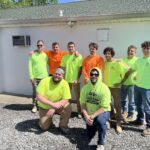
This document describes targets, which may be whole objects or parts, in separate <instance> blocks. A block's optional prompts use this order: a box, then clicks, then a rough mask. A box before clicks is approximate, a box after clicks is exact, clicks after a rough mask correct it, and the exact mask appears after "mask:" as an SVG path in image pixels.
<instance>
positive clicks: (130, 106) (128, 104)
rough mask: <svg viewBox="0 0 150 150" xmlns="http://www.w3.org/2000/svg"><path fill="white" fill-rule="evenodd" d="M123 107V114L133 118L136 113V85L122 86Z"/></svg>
mask: <svg viewBox="0 0 150 150" xmlns="http://www.w3.org/2000/svg"><path fill="white" fill-rule="evenodd" d="M121 107H122V110H123V112H128V117H133V115H134V112H135V102H134V85H122V87H121Z"/></svg>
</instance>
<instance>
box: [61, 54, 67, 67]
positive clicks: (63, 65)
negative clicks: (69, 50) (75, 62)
mask: <svg viewBox="0 0 150 150" xmlns="http://www.w3.org/2000/svg"><path fill="white" fill-rule="evenodd" d="M65 58H66V57H65V56H63V58H62V61H61V64H60V66H61V67H66V59H65Z"/></svg>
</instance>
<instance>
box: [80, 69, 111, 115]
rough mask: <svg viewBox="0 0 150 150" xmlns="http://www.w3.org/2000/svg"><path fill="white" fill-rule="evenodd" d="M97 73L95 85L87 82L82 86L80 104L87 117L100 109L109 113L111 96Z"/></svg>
mask: <svg viewBox="0 0 150 150" xmlns="http://www.w3.org/2000/svg"><path fill="white" fill-rule="evenodd" d="M96 69H97V70H98V71H99V78H98V81H97V82H96V84H94V85H93V84H92V83H91V82H88V83H87V84H86V85H84V86H83V88H82V90H81V94H80V104H81V105H85V107H86V110H87V112H88V114H89V115H91V114H93V113H94V112H96V111H97V110H98V109H100V108H102V109H104V111H110V109H111V108H110V103H111V94H110V90H109V88H108V87H107V86H106V85H105V84H104V83H102V81H101V80H102V75H101V72H100V70H99V69H98V68H96Z"/></svg>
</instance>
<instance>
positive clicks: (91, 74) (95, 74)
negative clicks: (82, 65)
mask: <svg viewBox="0 0 150 150" xmlns="http://www.w3.org/2000/svg"><path fill="white" fill-rule="evenodd" d="M90 76H95V77H98V76H99V74H98V73H90Z"/></svg>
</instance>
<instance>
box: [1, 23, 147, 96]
mask: <svg viewBox="0 0 150 150" xmlns="http://www.w3.org/2000/svg"><path fill="white" fill-rule="evenodd" d="M149 26H150V22H138V23H137V22H130V23H128V22H122V23H121V22H118V23H117V22H116V23H106V24H104V23H103V24H100V23H97V24H96V23H95V24H92V23H91V24H83V23H82V24H78V23H77V24H76V25H75V26H74V27H72V28H70V27H68V26H67V25H56V26H42V25H41V26H40V27H20V28H19V27H16V28H15V27H14V28H1V29H0V43H1V44H0V49H1V51H0V67H2V69H1V71H0V73H2V77H1V79H2V80H1V81H0V91H1V92H2V91H3V92H11V93H17V94H25V95H30V94H31V93H32V92H31V91H32V90H31V84H30V82H29V78H28V53H29V51H31V50H33V49H35V48H36V41H37V40H39V39H43V40H44V41H45V45H46V48H47V49H51V43H52V42H54V41H58V42H59V43H60V45H61V48H62V49H66V44H67V42H69V41H74V42H75V43H76V47H77V49H78V51H79V52H80V53H81V54H83V56H87V55H88V54H89V51H88V44H89V43H90V42H98V44H99V50H98V51H97V53H98V54H100V55H102V56H103V54H102V51H103V49H104V48H105V47H106V46H112V47H114V48H115V50H116V57H117V58H121V57H124V56H126V50H127V47H128V46H129V45H130V44H134V45H136V46H137V47H138V50H137V55H138V56H141V50H140V44H141V43H142V42H143V41H145V40H149V35H150V28H149ZM98 28H109V37H108V38H109V40H108V41H97V29H98ZM2 31H3V32H2ZM1 33H2V34H1ZM12 35H30V36H31V46H28V47H24V46H13V45H12ZM1 58H2V59H1ZM2 81H3V83H2Z"/></svg>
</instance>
